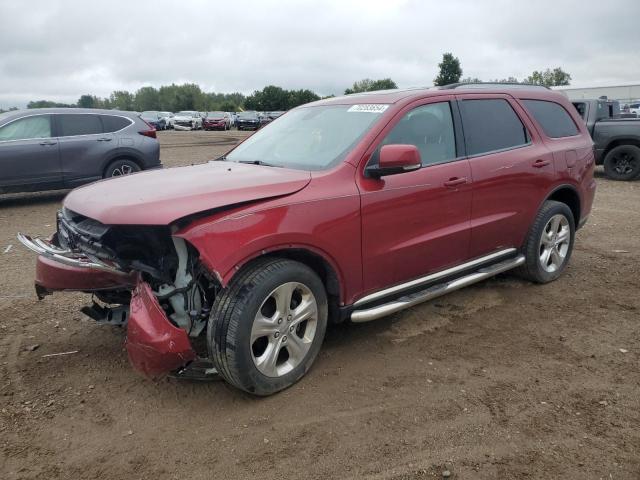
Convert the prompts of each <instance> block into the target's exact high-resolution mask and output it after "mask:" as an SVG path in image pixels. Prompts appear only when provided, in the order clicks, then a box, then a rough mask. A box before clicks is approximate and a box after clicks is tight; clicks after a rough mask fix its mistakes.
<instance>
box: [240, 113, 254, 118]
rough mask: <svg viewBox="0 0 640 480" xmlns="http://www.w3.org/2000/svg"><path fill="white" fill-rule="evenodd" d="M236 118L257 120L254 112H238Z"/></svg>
mask: <svg viewBox="0 0 640 480" xmlns="http://www.w3.org/2000/svg"><path fill="white" fill-rule="evenodd" d="M238 118H258V115H257V114H256V112H240V113H239V114H238Z"/></svg>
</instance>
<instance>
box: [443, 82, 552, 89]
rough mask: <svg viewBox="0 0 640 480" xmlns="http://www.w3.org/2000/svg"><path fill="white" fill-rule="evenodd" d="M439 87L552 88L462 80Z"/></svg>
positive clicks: (528, 84) (529, 84) (530, 84)
mask: <svg viewBox="0 0 640 480" xmlns="http://www.w3.org/2000/svg"><path fill="white" fill-rule="evenodd" d="M438 88H439V89H441V90H454V89H456V88H539V89H543V90H550V88H549V87H545V86H544V85H534V84H532V83H512V82H504V83H502V82H460V83H450V84H449V85H443V86H441V87H438Z"/></svg>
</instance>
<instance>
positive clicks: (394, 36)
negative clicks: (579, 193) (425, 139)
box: [0, 0, 640, 108]
mask: <svg viewBox="0 0 640 480" xmlns="http://www.w3.org/2000/svg"><path fill="white" fill-rule="evenodd" d="M639 21H640V0H608V1H607V2H597V3H596V2H595V0H594V1H564V0H555V1H546V0H537V1H536V2H519V1H514V0H505V1H502V0H482V1H476V0H469V1H455V0H440V1H426V0H424V1H421V0H398V1H393V0H335V1H323V0H315V1H306V0H273V1H267V0H262V1H258V0H255V1H249V0H244V1H238V0H230V1H226V2H222V1H206V0H193V1H189V0H173V1H170V2H169V1H163V0H156V1H153V2H151V1H138V0H127V1H120V0H109V1H108V2H94V1H87V0H78V1H75V0H57V1H51V0H46V1H33V0H13V1H12V0H2V1H1V2H0V107H4V108H7V107H9V106H12V105H17V106H24V105H25V104H26V103H27V102H28V101H29V100H39V99H49V100H56V101H62V102H75V101H76V100H77V99H78V97H79V96H80V95H82V94H84V93H91V94H95V95H98V96H101V97H104V96H108V95H109V93H111V92H112V91H113V90H119V89H125V90H130V91H135V90H136V89H138V88H140V87H141V86H144V85H153V86H156V87H158V86H160V85H163V84H170V83H172V82H176V83H181V82H195V83H198V84H200V86H201V87H202V88H203V89H204V90H205V91H215V92H232V91H240V92H243V93H251V92H252V91H253V90H255V89H261V88H262V87H263V86H265V85H269V84H274V85H279V86H282V87H284V88H295V89H297V88H309V89H311V90H314V91H315V92H316V93H318V94H321V95H328V94H332V93H333V94H338V93H342V92H343V90H344V89H345V88H346V87H348V86H350V85H351V84H352V83H353V82H354V81H355V80H359V79H362V78H365V77H369V78H373V79H377V78H384V77H391V78H392V79H393V80H395V82H396V83H397V84H398V85H399V86H400V87H409V86H422V85H425V86H428V85H431V84H432V82H433V79H434V77H435V76H436V74H437V69H438V66H437V64H438V62H439V61H440V59H441V57H442V53H443V52H449V51H450V52H452V53H453V54H454V55H455V56H457V57H458V58H459V59H460V60H461V62H462V69H463V76H464V77H466V76H471V77H479V78H481V79H483V80H488V79H494V78H504V77H508V76H515V77H518V78H520V79H521V78H523V77H526V76H527V75H528V74H530V73H531V72H532V71H533V70H535V69H544V68H547V67H550V68H552V67H555V66H561V67H562V68H563V69H564V70H565V71H568V72H569V73H570V74H571V76H572V77H573V81H572V84H573V85H576V86H595V85H617V84H627V83H640V61H639V60H640V58H639V55H640V24H639V23H638V22H639Z"/></svg>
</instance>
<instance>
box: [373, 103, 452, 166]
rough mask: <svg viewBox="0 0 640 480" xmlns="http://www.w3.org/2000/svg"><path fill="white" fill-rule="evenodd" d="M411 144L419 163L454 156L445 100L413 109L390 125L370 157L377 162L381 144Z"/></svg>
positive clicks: (449, 111)
mask: <svg viewBox="0 0 640 480" xmlns="http://www.w3.org/2000/svg"><path fill="white" fill-rule="evenodd" d="M392 144H406V145H415V146H416V147H417V148H418V151H419V152H420V158H421V160H422V166H423V167H424V166H427V165H432V164H436V163H444V162H448V161H450V160H453V159H455V158H456V137H455V133H454V128H453V117H452V115H451V105H450V104H449V102H439V103H430V104H428V105H423V106H421V107H417V108H414V109H413V110H411V111H410V112H408V113H406V114H405V116H404V117H402V119H401V120H400V121H399V122H398V123H397V124H396V126H395V127H393V130H391V132H389V134H388V135H387V136H386V137H385V138H384V140H382V142H380V145H378V148H377V149H376V151H375V152H374V153H373V155H372V156H371V160H370V162H369V164H370V165H377V163H378V158H379V156H380V149H381V148H382V147H383V146H384V145H392Z"/></svg>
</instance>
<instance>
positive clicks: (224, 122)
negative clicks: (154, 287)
mask: <svg viewBox="0 0 640 480" xmlns="http://www.w3.org/2000/svg"><path fill="white" fill-rule="evenodd" d="M202 128H204V129H205V130H229V129H230V128H231V118H230V116H229V114H228V113H227V112H208V113H207V114H206V116H205V117H204V119H203V120H202Z"/></svg>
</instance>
